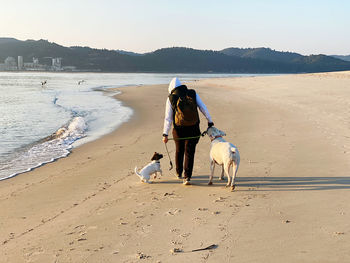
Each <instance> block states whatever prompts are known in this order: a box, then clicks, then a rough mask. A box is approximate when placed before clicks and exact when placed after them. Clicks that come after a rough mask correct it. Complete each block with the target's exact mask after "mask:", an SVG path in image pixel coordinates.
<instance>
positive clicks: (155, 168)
mask: <svg viewBox="0 0 350 263" xmlns="http://www.w3.org/2000/svg"><path fill="white" fill-rule="evenodd" d="M162 158H163V155H162V154H160V153H157V152H155V153H154V155H153V157H152V159H151V161H152V162H150V163H149V164H147V165H146V166H145V167H143V168H142V170H141V171H140V173H138V172H137V166H136V167H135V174H136V175H138V177H140V179H141V181H142V182H144V183H148V184H149V183H150V181H149V179H150V178H151V175H152V174H154V177H153V179H155V178H156V177H157V172H159V173H160V176H162V170H161V169H160V162H159V160H160V159H162Z"/></svg>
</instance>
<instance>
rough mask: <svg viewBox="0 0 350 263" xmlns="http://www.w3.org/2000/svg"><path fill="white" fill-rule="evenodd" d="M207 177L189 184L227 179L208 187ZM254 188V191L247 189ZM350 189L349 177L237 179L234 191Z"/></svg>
mask: <svg viewBox="0 0 350 263" xmlns="http://www.w3.org/2000/svg"><path fill="white" fill-rule="evenodd" d="M208 180H209V176H208V175H200V176H194V177H193V178H192V180H191V183H192V184H193V185H194V186H200V187H224V186H225V185H226V183H227V178H226V177H225V179H224V180H223V181H221V180H218V178H217V177H214V180H213V185H211V186H208ZM154 183H155V184H180V183H182V181H181V180H179V179H171V180H167V178H166V177H163V178H162V179H161V180H159V181H158V180H157V181H155V182H154ZM248 188H254V189H248ZM339 189H350V177H237V178H236V190H238V191H245V190H250V191H251V190H254V191H315V190H318V191H319V190H339Z"/></svg>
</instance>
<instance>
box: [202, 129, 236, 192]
mask: <svg viewBox="0 0 350 263" xmlns="http://www.w3.org/2000/svg"><path fill="white" fill-rule="evenodd" d="M207 134H208V136H209V138H210V140H211V149H210V170H211V174H210V177H209V182H208V185H212V184H213V182H212V181H213V175H214V168H215V164H218V165H221V166H222V172H221V176H220V179H221V180H223V179H224V173H225V174H226V176H227V185H226V187H228V186H230V185H231V190H232V191H233V190H234V189H235V177H236V174H237V170H238V166H239V161H240V157H239V152H238V149H237V147H236V146H234V145H233V144H232V143H229V142H227V141H225V139H224V138H222V136H226V134H225V133H224V132H223V131H220V130H219V129H217V128H215V127H210V128H208V130H207ZM231 166H232V168H233V171H232V178H231V177H230V167H231Z"/></svg>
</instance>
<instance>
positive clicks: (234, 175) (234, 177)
mask: <svg viewBox="0 0 350 263" xmlns="http://www.w3.org/2000/svg"><path fill="white" fill-rule="evenodd" d="M232 170H233V171H232V182H231V191H233V190H235V187H236V185H235V179H236V175H237V171H238V165H237V164H235V163H233V164H232Z"/></svg>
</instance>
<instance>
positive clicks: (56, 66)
mask: <svg viewBox="0 0 350 263" xmlns="http://www.w3.org/2000/svg"><path fill="white" fill-rule="evenodd" d="M52 70H55V71H57V70H62V58H52Z"/></svg>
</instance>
